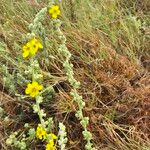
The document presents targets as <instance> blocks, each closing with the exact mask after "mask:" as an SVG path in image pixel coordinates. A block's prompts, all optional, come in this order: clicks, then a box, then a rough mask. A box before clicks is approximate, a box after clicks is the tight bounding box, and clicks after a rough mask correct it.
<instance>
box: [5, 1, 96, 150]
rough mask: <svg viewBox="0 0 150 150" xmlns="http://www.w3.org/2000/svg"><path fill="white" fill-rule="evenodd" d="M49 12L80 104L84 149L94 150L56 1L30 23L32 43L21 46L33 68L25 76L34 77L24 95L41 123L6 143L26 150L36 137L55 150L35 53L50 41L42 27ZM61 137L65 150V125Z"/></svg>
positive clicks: (48, 147) (61, 146) (61, 145)
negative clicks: (33, 101)
mask: <svg viewBox="0 0 150 150" xmlns="http://www.w3.org/2000/svg"><path fill="white" fill-rule="evenodd" d="M47 11H48V12H49V14H50V16H51V20H52V21H51V22H52V24H53V25H54V27H55V33H56V35H57V36H58V39H59V41H60V43H59V48H58V50H59V52H60V53H61V54H62V56H63V57H64V58H65V61H64V63H63V66H64V68H65V71H66V75H67V78H68V81H69V83H70V84H71V86H72V90H71V92H70V94H71V96H72V97H73V100H74V101H75V102H76V103H77V104H78V110H77V112H76V117H77V118H78V119H79V120H80V123H81V125H82V127H83V129H84V131H83V132H82V133H83V136H84V139H85V140H86V141H87V143H86V145H85V149H86V150H95V148H94V147H93V144H92V143H91V140H92V135H91V133H90V132H89V131H88V130H87V126H88V123H89V118H88V117H84V116H83V108H84V106H85V102H83V99H82V96H80V95H79V94H78V92H77V90H78V88H79V86H80V82H78V81H76V79H75V78H74V72H73V64H71V63H70V58H71V53H70V52H69V50H68V49H67V47H66V37H65V36H64V35H63V33H62V32H61V30H60V26H61V21H60V20H59V19H58V17H59V15H60V9H59V6H58V5H55V4H54V2H53V1H51V2H50V3H49V5H48V9H47V8H43V9H42V10H41V11H40V12H39V13H38V14H37V15H36V17H35V19H34V21H33V24H30V26H29V28H30V31H31V33H29V34H28V35H27V38H28V39H29V40H28V41H27V42H26V43H25V44H24V46H23V47H22V57H23V58H24V59H29V60H30V63H29V64H30V65H29V66H28V67H27V70H25V73H26V74H28V76H31V78H32V80H31V82H30V83H28V84H27V86H26V89H25V94H26V95H28V96H29V97H31V98H32V99H34V100H35V103H34V104H33V110H34V112H35V113H37V114H38V116H39V120H40V123H39V124H38V125H37V128H36V130H35V129H34V128H31V127H30V126H29V125H28V124H25V127H26V128H29V132H28V136H27V135H25V134H23V138H22V139H21V140H20V141H19V140H18V139H17V136H18V134H19V133H18V132H14V133H12V134H11V135H10V137H9V138H8V139H7V141H6V143H7V144H8V145H11V146H14V147H16V148H19V149H22V150H26V149H27V145H28V143H27V141H28V142H29V141H32V140H33V139H34V138H35V137H36V138H37V139H39V140H42V141H45V142H46V143H47V144H46V146H45V149H46V150H55V149H56V146H55V140H56V139H57V138H58V137H57V136H56V135H55V134H54V133H52V132H51V131H52V127H53V119H52V118H48V119H47V120H45V118H46V114H45V113H44V110H43V109H41V108H40V104H41V103H42V102H43V99H44V97H43V96H42V94H43V92H44V91H45V88H44V86H43V85H42V84H41V83H42V80H43V75H42V74H41V72H42V71H41V69H40V66H39V63H38V60H37V58H36V54H37V53H38V52H40V51H42V50H44V49H46V40H47V39H46V36H45V29H44V27H43V26H42V23H41V22H42V21H43V19H44V18H45V15H46V13H47ZM49 89H51V88H49ZM58 136H59V138H58V145H59V147H60V149H61V150H65V146H66V143H67V133H66V129H65V126H64V125H63V123H59V132H58Z"/></svg>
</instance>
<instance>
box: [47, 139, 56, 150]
mask: <svg viewBox="0 0 150 150" xmlns="http://www.w3.org/2000/svg"><path fill="white" fill-rule="evenodd" d="M45 150H56V149H55V146H54V141H53V140H50V141H49V142H48V144H47V145H46V149H45Z"/></svg>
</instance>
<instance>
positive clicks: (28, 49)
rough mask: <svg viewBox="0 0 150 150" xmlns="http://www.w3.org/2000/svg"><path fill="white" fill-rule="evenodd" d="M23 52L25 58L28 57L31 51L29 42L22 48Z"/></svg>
mask: <svg viewBox="0 0 150 150" xmlns="http://www.w3.org/2000/svg"><path fill="white" fill-rule="evenodd" d="M22 50H23V54H22V56H23V58H26V57H28V56H29V54H30V51H31V46H30V43H29V42H28V43H27V44H26V45H24V46H23V47H22Z"/></svg>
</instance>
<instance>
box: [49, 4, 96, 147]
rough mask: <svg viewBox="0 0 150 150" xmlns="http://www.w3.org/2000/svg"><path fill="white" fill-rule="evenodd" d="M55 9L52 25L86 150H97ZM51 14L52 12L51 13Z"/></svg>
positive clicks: (55, 8) (78, 83)
mask: <svg viewBox="0 0 150 150" xmlns="http://www.w3.org/2000/svg"><path fill="white" fill-rule="evenodd" d="M52 7H54V10H53V12H55V13H56V14H55V15H52V18H54V19H53V20H52V24H53V26H54V29H55V33H56V35H57V37H58V39H59V42H60V43H59V47H58V51H59V53H60V54H61V55H62V56H63V57H64V58H65V60H64V62H63V67H64V69H65V71H66V75H67V79H68V81H69V83H70V84H71V86H72V90H71V92H70V94H71V96H72V97H73V100H74V101H75V102H76V103H77V104H78V110H77V112H76V114H75V115H76V117H77V118H78V119H79V120H80V124H81V125H82V127H83V129H84V131H83V132H82V134H83V136H84V139H85V140H86V141H87V143H86V145H85V149H86V150H96V148H94V147H93V144H92V143H91V140H92V134H91V133H90V132H89V131H88V130H87V126H88V124H89V118H88V117H84V116H83V108H84V106H85V102H84V101H83V98H82V96H80V95H79V94H78V91H77V90H78V88H79V87H80V82H79V81H77V80H76V79H75V78H74V72H73V64H72V63H71V62H70V58H71V53H70V52H69V50H68V48H67V46H66V37H65V35H64V34H63V32H62V31H61V29H60V27H61V21H60V20H59V19H58V18H57V17H56V16H58V15H59V13H60V12H59V9H58V8H59V7H58V6H54V5H53V6H52ZM49 13H50V14H51V13H52V11H49Z"/></svg>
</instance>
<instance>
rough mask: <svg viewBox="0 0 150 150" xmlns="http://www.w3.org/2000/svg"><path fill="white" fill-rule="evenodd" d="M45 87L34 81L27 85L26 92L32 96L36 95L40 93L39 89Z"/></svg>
mask: <svg viewBox="0 0 150 150" xmlns="http://www.w3.org/2000/svg"><path fill="white" fill-rule="evenodd" d="M42 89H43V86H42V85H39V84H38V82H36V81H33V82H32V83H29V84H28V85H27V88H26V89H25V93H26V94H29V95H30V96H31V97H36V96H37V95H38V94H39V91H40V90H42Z"/></svg>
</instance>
